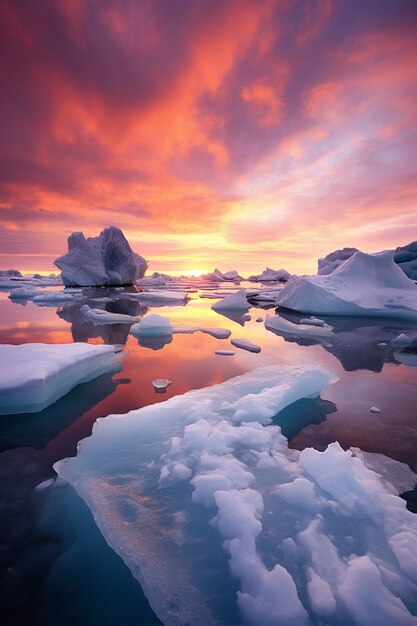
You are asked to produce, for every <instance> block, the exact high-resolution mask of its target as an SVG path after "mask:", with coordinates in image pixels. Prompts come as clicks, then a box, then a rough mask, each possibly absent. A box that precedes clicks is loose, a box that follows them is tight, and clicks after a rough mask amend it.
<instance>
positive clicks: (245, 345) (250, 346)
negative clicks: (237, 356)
mask: <svg viewBox="0 0 417 626" xmlns="http://www.w3.org/2000/svg"><path fill="white" fill-rule="evenodd" d="M230 343H231V344H232V346H235V347H236V348H242V350H247V351H248V352H256V353H258V352H260V351H261V347H260V346H258V345H257V344H256V343H253V341H249V339H239V338H234V339H231V340H230Z"/></svg>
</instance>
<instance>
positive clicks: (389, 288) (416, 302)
mask: <svg viewBox="0 0 417 626" xmlns="http://www.w3.org/2000/svg"><path fill="white" fill-rule="evenodd" d="M276 304H278V305H279V306H282V307H285V308H287V309H293V310H295V311H300V312H302V313H309V314H312V315H339V316H340V315H344V316H369V317H372V316H376V317H389V318H401V319H409V320H417V286H416V285H415V284H414V283H413V281H412V280H410V279H409V278H407V276H406V275H405V274H404V272H403V271H402V270H401V269H400V268H399V267H398V265H396V264H395V263H394V260H393V256H392V253H391V252H384V253H380V254H376V255H372V254H365V253H363V252H356V253H355V254H354V255H353V256H351V257H350V259H348V260H347V261H345V262H344V263H343V264H342V265H341V266H340V267H338V268H337V269H336V270H334V271H333V273H332V274H329V275H328V276H327V275H324V276H323V275H321V276H320V275H318V276H297V277H292V278H290V280H289V281H288V283H287V284H286V286H285V287H284V288H283V289H282V290H281V291H280V292H279V294H278V295H277V298H276Z"/></svg>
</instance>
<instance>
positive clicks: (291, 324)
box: [265, 311, 411, 372]
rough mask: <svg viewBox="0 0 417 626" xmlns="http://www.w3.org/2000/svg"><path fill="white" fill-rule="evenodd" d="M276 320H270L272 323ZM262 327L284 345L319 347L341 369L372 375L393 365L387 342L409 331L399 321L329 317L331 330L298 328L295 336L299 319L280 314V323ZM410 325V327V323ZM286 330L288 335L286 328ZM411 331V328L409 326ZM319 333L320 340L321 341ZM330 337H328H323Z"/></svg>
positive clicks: (293, 315)
mask: <svg viewBox="0 0 417 626" xmlns="http://www.w3.org/2000/svg"><path fill="white" fill-rule="evenodd" d="M277 318H278V316H277V317H273V318H270V320H272V321H274V320H276V319H277ZM268 321H269V320H267V322H266V323H265V326H266V328H267V329H268V330H270V331H271V332H273V333H275V334H276V335H278V336H280V337H283V338H284V339H285V341H288V342H295V343H297V344H298V345H300V346H309V345H317V344H319V345H322V347H323V348H324V349H325V350H326V351H327V352H330V353H331V354H333V355H334V356H335V357H336V358H338V359H339V361H340V362H341V364H342V366H343V368H344V369H345V370H346V371H348V372H350V371H353V370H357V369H367V370H370V371H372V372H380V371H381V370H382V368H383V366H384V363H395V362H396V359H395V358H394V356H393V353H392V349H391V347H390V345H389V344H390V342H391V341H392V340H393V339H395V338H396V337H397V336H398V334H399V333H400V332H402V331H403V330H404V328H408V325H407V322H400V323H399V322H398V320H391V321H388V320H385V321H381V320H378V319H367V318H358V317H337V318H336V317H331V318H327V321H328V322H329V321H330V322H331V324H332V330H329V327H324V328H322V327H314V326H308V327H306V328H305V327H304V325H301V327H300V332H299V334H297V332H296V328H297V324H296V323H295V322H296V321H300V316H297V315H296V314H290V313H287V312H286V313H284V312H283V311H281V312H280V315H279V323H278V322H276V323H275V327H273V325H272V324H271V325H268ZM410 324H411V323H410ZM287 327H288V332H287V331H286V328H287ZM410 327H411V326H410ZM322 331H325V332H324V333H323V336H322V337H320V334H321V332H322ZM327 334H329V336H326V335H327Z"/></svg>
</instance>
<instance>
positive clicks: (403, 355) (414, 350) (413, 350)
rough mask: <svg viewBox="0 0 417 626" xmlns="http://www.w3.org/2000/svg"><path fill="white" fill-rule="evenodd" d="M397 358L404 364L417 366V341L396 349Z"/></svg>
mask: <svg viewBox="0 0 417 626" xmlns="http://www.w3.org/2000/svg"><path fill="white" fill-rule="evenodd" d="M394 357H395V360H396V361H398V362H399V363H402V364H403V365H408V366H410V367H417V343H413V344H412V345H411V346H406V347H405V348H403V349H402V350H394Z"/></svg>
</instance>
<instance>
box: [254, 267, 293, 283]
mask: <svg viewBox="0 0 417 626" xmlns="http://www.w3.org/2000/svg"><path fill="white" fill-rule="evenodd" d="M290 276H291V274H290V273H289V272H287V270H284V269H282V268H281V269H279V270H273V269H271V268H270V267H266V268H265V269H264V271H263V272H262V273H261V274H253V275H252V276H249V278H248V280H249V281H251V282H259V283H266V282H279V281H281V282H286V281H287V280H288V279H289V278H290Z"/></svg>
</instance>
